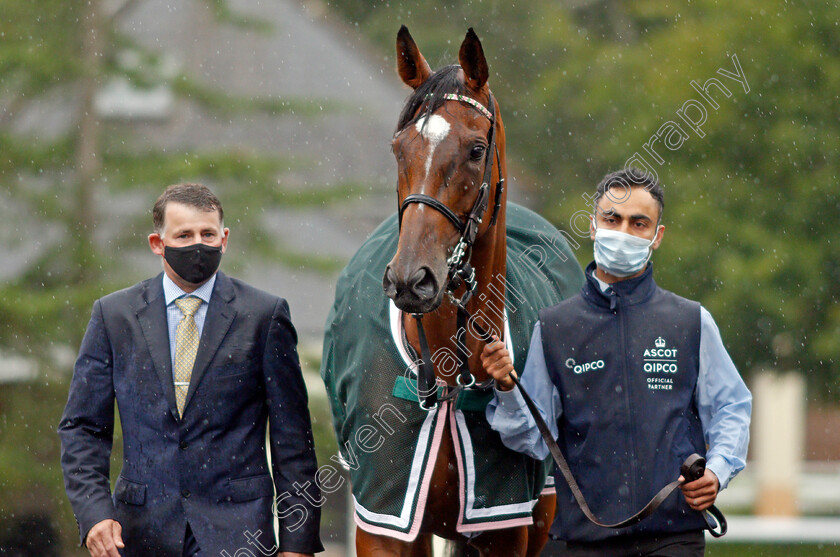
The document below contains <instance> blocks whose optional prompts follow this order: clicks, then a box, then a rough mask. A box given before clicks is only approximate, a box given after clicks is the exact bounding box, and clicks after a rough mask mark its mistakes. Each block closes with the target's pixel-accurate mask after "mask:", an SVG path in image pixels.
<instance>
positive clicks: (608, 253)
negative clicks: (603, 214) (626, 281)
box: [595, 227, 658, 278]
mask: <svg viewBox="0 0 840 557" xmlns="http://www.w3.org/2000/svg"><path fill="white" fill-rule="evenodd" d="M657 230H658V227H657ZM655 241H656V235H655V234H654V236H653V239H652V240H647V239H645V238H639V237H638V236H633V235H631V234H625V233H624V232H618V231H616V230H604V229H602V228H596V229H595V263H596V264H597V265H598V268H599V269H601V270H602V271H605V272H607V273H609V274H611V275H613V276H614V277H620V278H624V277H629V276H630V275H635V274H636V273H638V272H639V271H641V270H642V269H644V268H645V265H647V262H648V260H649V259H650V256H651V255H653V249H652V248H653V242H655Z"/></svg>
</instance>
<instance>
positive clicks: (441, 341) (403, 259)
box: [356, 26, 555, 557]
mask: <svg viewBox="0 0 840 557" xmlns="http://www.w3.org/2000/svg"><path fill="white" fill-rule="evenodd" d="M396 47H397V48H396V50H397V70H398V73H399V76H400V78H401V79H402V81H403V83H405V84H406V85H408V86H409V87H411V88H412V89H414V94H413V95H412V96H411V97H410V98H409V100H408V102H407V104H406V106H405V107H404V108H403V111H402V114H401V115H400V118H399V123H398V125H397V132H396V134H395V135H394V137H393V141H392V150H393V152H394V154H395V156H396V159H397V167H398V186H397V192H398V198H399V201H400V205H399V206H400V221H401V222H400V224H399V227H400V228H399V243H398V246H397V251H396V254H395V255H394V257H393V259H392V260H391V261H390V263H388V265H387V267H386V270H385V274H384V278H383V288H384V291H385V293H386V295H387V296H388V297H389V298H391V299H392V300H393V302H394V304H395V305H396V307H397V308H399V309H400V310H401V311H402V314H401V319H402V325H403V329H404V332H405V338H406V340H407V342H408V344H410V346H411V347H412V348H413V349H414V351H415V353H416V354H421V353H423V352H424V351H426V352H428V353H429V354H437V353H440V352H441V351H442V350H443V351H449V353H460V354H465V355H468V360H467V361H468V369H469V372H471V373H472V375H473V377H474V381H475V382H477V383H482V382H485V381H486V380H487V374H486V373H485V372H484V370H483V368H482V365H481V360H480V356H479V355H480V353H481V350H482V348H483V343H484V340H482V339H481V338H478V337H477V336H476V335H463V336H461V337H459V338H461V341H460V342H456V339H455V337H453V333H454V332H455V331H456V329H457V328H458V324H459V323H458V315H457V304H456V303H455V302H456V300H458V299H460V300H465V297H464V296H463V295H464V294H465V293H466V292H467V290H469V289H472V292H471V293H470V295H469V296H468V300H467V301H466V303H465V308H466V309H467V310H468V311H469V313H471V314H481V315H482V316H483V317H485V318H486V319H485V323H484V324H485V328H486V329H488V330H493V331H504V330H505V326H504V323H503V319H504V317H503V316H502V315H500V314H499V312H498V311H489V308H487V307H486V305H487V301H488V300H491V299H493V298H494V297H495V298H498V296H499V290H500V289H503V288H504V287H505V285H504V282H502V283H501V284H500V283H499V282H498V281H495V284H494V277H499V276H505V273H506V261H507V244H506V234H505V229H506V228H505V222H506V221H505V219H506V205H507V192H506V191H504V187H503V184H504V178H505V177H506V174H507V169H506V161H505V129H504V125H503V123H502V117H501V113H500V110H499V105H498V103H497V102H496V100H495V98H494V97H493V96H492V94H491V92H490V88H489V87H488V85H487V81H488V76H489V69H488V65H487V60H486V58H485V55H484V51H483V48H482V45H481V42H480V41H479V38H478V36H477V35H476V34H475V32H474V31H473V30H472V29H469V31H468V32H467V34H466V37H465V38H464V41H463V43H462V44H461V47H460V50H459V54H458V62H459V64H458V65H455V66H448V67H445V68H443V69H441V70H438V72H435V73H433V72H432V70H431V68H430V67H429V64H428V63H427V62H426V60H425V58H424V57H423V55H422V54H421V52H420V50H419V48H418V47H417V44H416V43H415V41H414V39H413V38H412V37H411V35H410V33H409V32H408V29H407V28H406V27H405V26H403V27H402V28H401V29H400V30H399V32H398V34H397V41H396ZM470 236H472V237H470ZM459 257H460V259H459ZM465 260H466V261H468V263H469V264H468V265H467V269H469V266H470V265H471V266H472V268H473V269H474V275H469V271H467V272H461V273H460V275H461V276H460V277H457V278H456V277H454V276H453V274H458V271H463V269H464V267H463V264H464V262H465ZM453 261H454V265H453ZM459 265H460V267H459ZM454 267H459V268H457V269H454ZM453 269H454V270H453ZM491 289H492V291H491ZM447 295H450V296H451V298H450V299H447ZM421 316H422V321H421ZM412 317H413V318H412ZM421 328H422V330H421ZM421 335H422V336H423V337H425V341H424V342H421ZM500 336H501V335H500ZM424 343H425V344H427V346H423V344H424ZM459 344H462V346H458V345H459ZM459 350H461V352H458V351H459ZM427 365H430V364H429V363H427ZM431 365H434V372H435V376H436V377H437V383H438V384H443V383H445V384H447V385H449V386H450V387H455V386H456V384H458V383H460V382H461V381H460V379H461V378H460V376H459V377H456V376H455V375H454V374H453V373H452V371H451V369H441V368H442V365H439V362H431ZM421 404H422V400H421ZM444 427H445V428H446V431H445V433H444V435H443V439H444V442H442V443H441V445H440V447H439V449H438V454H437V459H436V460H435V465H434V470H433V472H432V479H431V484H430V488H429V493H428V497H427V500H426V512H425V515H424V519H423V523H422V526H421V528H420V535H419V536H418V537H417V539H416V540H415V541H412V542H407V541H403V540H399V539H395V538H393V537H389V536H387V535H382V534H374V533H370V532H367V531H365V530H363V529H361V528H357V531H356V550H357V553H358V555H359V556H360V557H366V556H402V557H415V556H417V557H419V556H428V555H431V552H430V547H431V536H432V535H433V534H434V535H437V536H439V537H443V538H446V539H449V540H457V541H459V543H462V544H464V543H468V544H469V546H471V547H472V548H473V550H474V551H478V553H479V554H480V555H481V556H482V557H483V556H488V555H499V556H505V557H511V556H520V557H525V556H535V555H538V554H539V552H540V550H541V549H542V547H543V546H544V545H545V543H546V541H547V538H548V529H549V527H550V525H551V523H552V520H553V516H554V508H555V496H554V495H553V494H551V495H543V496H541V497H540V498H539V500H538V502H537V503H536V505H535V506H534V508H533V525H531V526H524V525H520V526H516V527H512V528H505V529H498V530H486V531H483V532H482V533H480V535H477V536H475V537H472V538H471V539H469V540H468V542H467V539H466V538H465V537H464V536H463V535H462V534H461V533H459V532H458V531H456V524H457V523H458V516H457V515H458V509H459V491H458V489H456V486H457V485H458V483H459V476H458V471H457V469H456V466H454V465H453V463H454V462H455V459H456V455H455V447H454V444H453V441H452V438H451V436H450V435H449V429H450V428H451V427H454V426H453V425H452V423H451V422H447V423H446V425H445V426H444Z"/></svg>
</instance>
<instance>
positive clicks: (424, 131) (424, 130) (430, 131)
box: [414, 114, 451, 176]
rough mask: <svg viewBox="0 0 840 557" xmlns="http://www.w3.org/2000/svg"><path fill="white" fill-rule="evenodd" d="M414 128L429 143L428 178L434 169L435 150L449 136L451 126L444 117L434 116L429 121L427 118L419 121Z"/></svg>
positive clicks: (424, 117)
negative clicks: (432, 168) (430, 171)
mask: <svg viewBox="0 0 840 557" xmlns="http://www.w3.org/2000/svg"><path fill="white" fill-rule="evenodd" d="M414 127H415V128H416V129H417V131H418V132H419V133H420V134H421V135H422V136H423V137H424V138H426V141H428V142H429V153H428V155H426V176H428V175H429V169H430V168H431V167H432V157H434V155H435V149H436V148H437V146H438V145H439V144H440V142H441V141H443V140H444V139H446V136H447V135H449V129H450V128H451V126H450V125H449V122H447V121H446V119H445V118H444V117H443V116H440V115H438V114H432V115H431V116H429V117H428V121H427V118H426V116H423V117H422V118H420V119H418V120H417V123H416V124H414Z"/></svg>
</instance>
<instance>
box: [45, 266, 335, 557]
mask: <svg viewBox="0 0 840 557" xmlns="http://www.w3.org/2000/svg"><path fill="white" fill-rule="evenodd" d="M296 343H297V335H296V332H295V329H294V327H293V326H292V323H291V321H290V317H289V309H288V304H287V303H286V301H285V300H283V299H282V298H278V297H276V296H272V295H270V294H267V293H265V292H262V291H260V290H257V289H255V288H253V287H251V286H248V285H247V284H245V283H243V282H241V281H238V280H235V279H231V278H229V277H227V276H225V275H224V274H223V273H221V272H219V273H218V274H217V278H216V284H215V287H214V290H213V295H212V297H211V299H210V304H209V306H208V308H207V317H206V320H205V323H204V328H203V331H202V336H201V340H200V343H199V348H198V353H197V355H196V360H195V367H194V368H193V372H192V376H191V380H190V386H189V390H188V394H187V398H186V406H185V407H184V413H183V417H182V418H179V417H178V411H177V408H176V405H175V388H174V385H173V378H172V361H171V356H170V350H169V338H168V332H167V322H166V308H165V302H164V295H163V284H162V275H158V276H157V277H156V278H153V279H149V280H146V281H144V282H141V283H139V284H137V285H135V286H132V287H131V288H128V289H125V290H121V291H119V292H115V293H113V294H110V295H108V296H105V297H104V298H102V299H100V300H98V301H96V302H95V303H94V305H93V312H92V315H91V319H90V323H89V324H88V327H87V331H86V333H85V336H84V340H83V341H82V345H81V348H80V350H79V357H78V360H77V361H76V365H75V370H74V373H73V380H72V383H71V385H70V394H69V397H68V400H67V406H66V408H65V410H64V415H63V416H62V419H61V423H60V424H59V427H58V433H59V436H60V437H61V466H62V469H63V471H64V480H65V487H66V490H67V495H68V497H69V499H70V503H71V505H72V506H73V511H74V513H75V515H76V520H77V521H78V523H79V530H80V534H81V537H82V540H83V541H84V539H85V536H86V535H87V532H88V531H89V530H90V528H91V527H92V526H93V525H94V524H96V523H97V522H99V521H101V520H104V519H107V518H111V519H115V520H117V521H118V522H120V524H121V525H122V528H123V533H122V536H123V541H124V542H125V550H124V552H123V553H124V554H125V555H128V556H133V555H137V556H144V557H146V556H149V555H155V556H156V557H165V556H173V557H181V555H182V546H183V542H184V532H185V529H186V524H187V523H189V524H190V527H191V528H192V531H193V534H194V536H195V538H196V540H197V541H198V545H199V547H200V548H201V550H202V553H203V554H204V555H224V553H223V552H227V554H229V555H234V554H236V552H237V550H238V549H239V548H242V547H248V548H251V550H252V552H253V550H254V547H252V545H254V544H257V543H258V544H260V545H261V546H262V548H263V550H260V551H261V552H262V553H264V554H268V551H269V550H271V549H274V551H277V550H278V549H279V550H280V551H296V552H301V553H314V552H317V551H322V550H323V548H322V546H321V542H320V540H319V522H320V512H319V507H318V506H316V504H314V503H317V502H320V494H319V493H318V490H317V486H316V485H315V482H314V481H313V479H314V476H315V472H316V462H315V451H314V444H313V440H312V429H311V424H310V419H309V410H308V407H307V394H306V388H305V386H304V383H303V378H302V375H301V371H300V364H299V362H298V357H297V352H296ZM115 400H116V403H117V406H118V408H119V413H120V422H121V425H122V432H123V449H124V456H123V466H122V471H121V472H120V475H119V477H118V478H117V482H116V485H115V487H114V492H113V495H112V494H111V490H110V482H109V468H110V465H109V462H110V454H111V444H112V435H113V430H114V401H115ZM266 427H268V429H269V441H270V442H269V446H270V450H271V467H272V470H271V471H272V472H273V477H272V475H271V474H270V473H269V464H268V460H267V458H266V456H267V455H266ZM295 483H297V485H294V484H295ZM301 486H305V489H301ZM304 492H305V493H304ZM310 501H311V502H310ZM273 503H276V508H274V509H273V508H272V507H273ZM272 512H276V513H277V516H278V517H280V518H281V520H280V533H279V540H278V541H277V542H276V543H277V547H274V546H275V536H274V528H273V515H272ZM257 554H258V553H257Z"/></svg>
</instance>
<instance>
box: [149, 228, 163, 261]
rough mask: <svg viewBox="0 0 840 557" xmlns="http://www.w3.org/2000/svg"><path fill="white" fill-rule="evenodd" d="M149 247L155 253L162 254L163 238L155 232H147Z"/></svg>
mask: <svg viewBox="0 0 840 557" xmlns="http://www.w3.org/2000/svg"><path fill="white" fill-rule="evenodd" d="M149 248H151V250H152V253H154V254H155V255H160V256H163V238H161V237H160V234H158V233H157V232H152V233H151V234H149Z"/></svg>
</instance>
